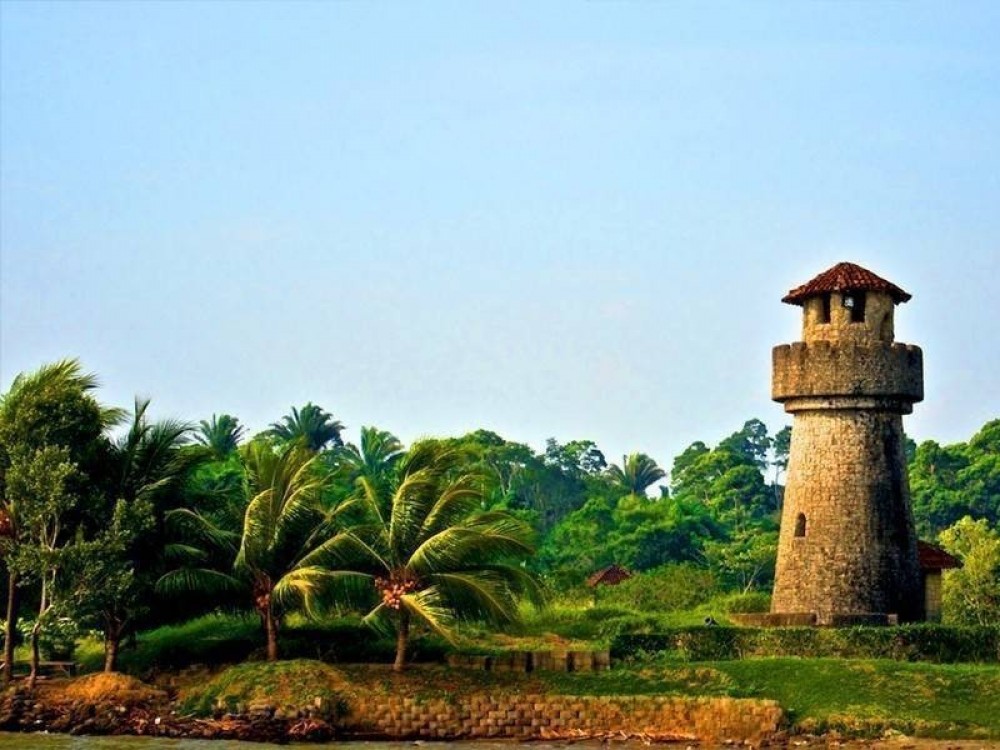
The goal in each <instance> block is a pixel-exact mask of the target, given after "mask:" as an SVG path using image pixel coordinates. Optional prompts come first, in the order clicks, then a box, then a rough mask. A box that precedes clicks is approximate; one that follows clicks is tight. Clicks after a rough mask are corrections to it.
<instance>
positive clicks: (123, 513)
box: [66, 499, 156, 672]
mask: <svg viewBox="0 0 1000 750" xmlns="http://www.w3.org/2000/svg"><path fill="white" fill-rule="evenodd" d="M155 525H156V524H155V519H154V514H153V507H152V505H151V504H150V503H148V502H146V501H144V500H133V501H132V502H127V501H125V500H121V499H120V500H118V502H117V503H116V504H115V509H114V513H113V515H112V518H111V519H110V524H109V525H108V526H107V528H105V529H104V530H102V531H101V532H100V533H99V534H97V535H96V536H95V537H94V538H93V539H90V540H85V541H79V542H77V543H76V544H74V545H73V546H72V547H71V548H70V549H69V550H68V553H69V554H68V555H67V565H66V567H67V572H68V575H67V576H66V578H67V579H69V583H67V584H66V585H67V586H68V590H67V595H68V597H69V598H70V599H71V600H72V602H73V605H74V610H75V612H77V613H78V614H80V615H83V616H86V617H92V618H94V619H96V620H97V621H98V622H99V623H100V625H101V629H102V630H103V632H104V671H105V672H114V671H116V670H117V668H118V651H119V647H120V645H121V641H122V638H123V636H124V635H125V633H126V629H127V627H128V626H129V625H130V624H131V620H132V618H133V617H134V616H135V615H136V613H138V612H140V611H142V610H143V608H144V607H146V606H148V601H149V591H148V588H149V587H148V584H147V582H146V581H145V580H143V577H142V576H141V571H137V570H136V562H135V547H136V544H137V542H138V541H139V540H142V539H148V538H150V537H151V536H152V533H153V531H154V529H155Z"/></svg>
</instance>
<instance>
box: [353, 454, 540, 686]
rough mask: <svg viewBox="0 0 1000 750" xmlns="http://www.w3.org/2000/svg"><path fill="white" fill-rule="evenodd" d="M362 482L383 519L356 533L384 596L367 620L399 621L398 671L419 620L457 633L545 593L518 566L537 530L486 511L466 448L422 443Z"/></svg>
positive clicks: (381, 625) (505, 618)
mask: <svg viewBox="0 0 1000 750" xmlns="http://www.w3.org/2000/svg"><path fill="white" fill-rule="evenodd" d="M357 484H358V490H357V497H358V498H359V499H360V500H362V501H363V502H364V504H365V505H366V506H367V508H368V510H369V512H370V514H371V516H372V518H373V521H374V523H373V525H372V526H370V527H367V528H359V529H357V530H356V532H355V533H356V535H357V537H358V541H359V543H360V545H359V546H362V548H363V549H364V551H365V553H366V560H365V563H364V564H363V565H362V566H359V567H358V568H357V569H358V571H359V572H362V573H365V574H366V575H368V576H369V577H370V578H371V580H372V583H373V584H374V587H375V590H376V592H377V594H378V595H379V598H380V601H379V603H378V605H377V606H376V607H375V608H374V609H373V610H372V611H371V612H370V613H369V614H368V616H367V617H366V618H365V622H366V623H368V624H370V625H372V626H373V627H375V628H376V629H383V630H388V629H390V628H392V629H395V631H396V660H395V664H394V669H396V670H397V671H399V670H402V669H403V668H404V666H405V664H406V650H407V646H408V643H409V638H410V627H411V624H412V623H413V622H420V623H423V624H425V625H426V626H428V627H429V628H431V629H432V630H434V631H435V632H437V633H439V634H441V635H443V636H445V637H447V638H449V639H450V638H452V637H453V636H454V628H455V626H456V624H457V623H458V622H459V621H461V620H485V621H487V622H490V623H493V624H502V623H507V622H510V621H512V620H514V619H515V618H516V615H517V597H518V595H520V594H522V593H527V594H529V595H531V596H532V597H533V598H536V599H538V598H540V597H539V593H540V590H539V587H538V585H537V583H536V582H535V581H534V579H533V578H532V577H531V576H530V575H529V574H528V573H527V572H526V571H525V570H524V568H522V567H521V566H520V565H518V562H519V560H523V559H524V557H525V556H527V555H530V554H532V553H533V552H534V546H533V544H532V536H533V532H532V530H531V528H530V527H529V526H528V525H527V524H525V523H523V522H522V521H520V520H519V519H517V518H515V517H513V516H511V515H509V514H507V513H503V512H480V510H479V509H480V508H481V503H482V491H481V486H482V485H481V482H480V481H479V478H478V477H476V476H474V475H472V474H468V473H461V471H460V466H459V455H458V453H457V452H455V451H453V450H449V449H447V448H444V447H442V446H441V444H440V443H436V442H433V441H427V442H423V443H418V444H416V445H415V446H413V447H412V448H411V449H410V451H409V452H408V453H407V454H406V455H405V456H404V457H403V458H402V459H401V460H400V461H399V463H398V465H397V467H396V470H395V472H394V473H393V476H392V477H391V479H390V481H388V482H385V483H380V482H375V481H372V480H371V479H370V478H369V477H366V476H361V477H360V478H359V479H358V482H357ZM341 549H342V551H343V550H346V547H345V546H344V545H341ZM340 564H341V565H344V564H345V560H344V559H343V558H341V560H340Z"/></svg>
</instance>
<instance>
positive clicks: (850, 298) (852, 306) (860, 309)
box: [844, 292, 865, 323]
mask: <svg viewBox="0 0 1000 750" xmlns="http://www.w3.org/2000/svg"><path fill="white" fill-rule="evenodd" d="M844 307H846V308H848V309H849V310H850V311H851V322H852V323H864V322H865V293H864V292H851V293H849V294H845V295H844Z"/></svg>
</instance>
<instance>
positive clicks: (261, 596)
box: [158, 441, 365, 661]
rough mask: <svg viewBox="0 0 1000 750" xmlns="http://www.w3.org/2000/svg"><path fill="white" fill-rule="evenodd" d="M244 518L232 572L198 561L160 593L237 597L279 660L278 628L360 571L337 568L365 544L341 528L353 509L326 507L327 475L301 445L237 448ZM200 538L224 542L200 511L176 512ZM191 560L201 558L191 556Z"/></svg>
mask: <svg viewBox="0 0 1000 750" xmlns="http://www.w3.org/2000/svg"><path fill="white" fill-rule="evenodd" d="M242 458H243V465H244V471H245V484H244V491H245V493H246V498H247V509H246V515H245V516H244V521H243V529H242V534H241V537H240V543H239V550H238V552H237V554H236V560H235V562H234V563H233V565H232V568H231V569H230V570H218V569H213V568H209V567H204V566H201V567H199V566H197V565H195V564H188V565H185V566H183V567H181V568H179V569H177V570H174V571H171V572H169V573H167V574H165V575H164V576H163V577H162V578H161V579H160V581H159V583H158V588H159V589H160V590H161V591H163V592H173V591H188V590H202V591H205V590H216V591H227V592H241V593H242V594H243V596H246V597H248V598H249V599H250V601H251V602H252V604H253V608H254V610H255V611H256V612H257V614H258V615H259V616H260V620H261V626H262V628H263V631H264V636H265V639H266V643H267V658H268V660H269V661H276V660H277V658H278V623H279V621H280V618H281V615H282V614H283V613H284V612H287V611H289V610H291V609H293V608H295V607H299V606H301V607H304V609H305V610H306V612H307V613H309V614H312V613H315V612H317V611H318V610H319V608H320V607H322V606H325V605H326V604H327V603H328V602H329V599H328V598H327V597H328V596H329V595H330V594H331V593H332V592H334V591H335V590H336V584H337V583H338V582H341V581H343V579H349V578H352V577H354V578H356V577H358V576H359V574H358V573H356V572H353V571H344V570H340V569H339V567H338V566H339V562H340V561H341V560H346V559H352V560H357V559H360V557H361V556H362V555H363V551H364V549H365V548H364V547H363V545H361V544H360V543H359V542H358V540H357V539H356V537H355V536H354V535H353V534H349V533H347V532H346V531H345V530H343V529H342V528H341V525H340V517H341V515H342V514H344V513H347V512H348V511H349V510H350V508H351V503H344V504H341V505H339V506H337V507H336V508H333V509H330V510H323V509H322V508H321V506H320V502H319V496H320V492H321V490H322V486H323V483H324V481H326V479H327V475H326V474H325V473H324V472H323V471H321V465H320V463H319V460H318V457H317V455H316V454H315V453H313V452H312V451H311V450H309V449H308V448H307V447H306V446H305V445H303V444H292V445H290V446H288V447H287V448H285V449H284V450H275V449H274V448H273V447H272V446H271V445H269V444H267V443H266V442H264V441H255V442H251V443H249V444H248V445H246V446H244V447H243V448H242ZM172 517H173V518H178V517H183V518H184V520H186V521H187V522H188V523H189V524H190V525H191V526H194V527H196V529H195V532H194V533H197V534H198V535H200V536H201V537H202V538H203V539H206V540H210V541H212V542H213V543H215V544H221V545H223V546H224V545H225V543H226V536H225V534H224V532H222V531H221V530H219V529H216V528H213V527H212V526H211V524H210V523H209V522H208V521H207V520H206V519H205V518H204V517H203V516H200V515H199V514H197V513H194V512H191V511H186V510H181V511H176V512H175V513H174V515H173V516H172ZM191 558H192V561H194V562H196V561H197V559H198V558H199V555H197V554H193V555H191Z"/></svg>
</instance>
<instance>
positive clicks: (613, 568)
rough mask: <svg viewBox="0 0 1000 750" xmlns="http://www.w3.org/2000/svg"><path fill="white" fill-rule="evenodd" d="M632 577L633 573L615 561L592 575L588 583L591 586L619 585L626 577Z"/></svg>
mask: <svg viewBox="0 0 1000 750" xmlns="http://www.w3.org/2000/svg"><path fill="white" fill-rule="evenodd" d="M631 577H632V574H631V573H630V572H629V571H627V570H626V569H625V568H623V567H622V566H621V565H619V564H618V563H614V564H613V565H609V566H608V567H606V568H602V569H601V570H599V571H597V572H596V573H594V574H593V575H592V576H590V578H588V579H587V585H588V586H590V587H591V588H593V587H594V586H617V585H618V584H619V583H621V582H622V581H624V580H625V579H626V578H631Z"/></svg>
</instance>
